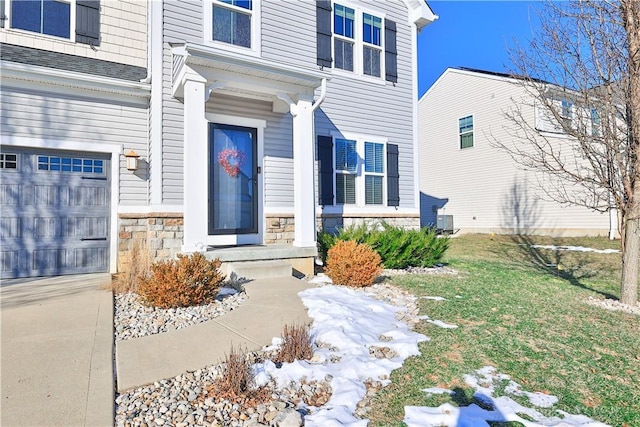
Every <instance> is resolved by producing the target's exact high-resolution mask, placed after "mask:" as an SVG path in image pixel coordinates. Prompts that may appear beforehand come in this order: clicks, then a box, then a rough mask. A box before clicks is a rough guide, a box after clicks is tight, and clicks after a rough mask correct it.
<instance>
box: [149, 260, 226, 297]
mask: <svg viewBox="0 0 640 427" xmlns="http://www.w3.org/2000/svg"><path fill="white" fill-rule="evenodd" d="M220 264H221V262H220V260H218V259H215V260H211V261H209V260H207V259H206V258H205V257H204V255H202V254H201V253H194V254H192V255H190V256H187V255H181V254H179V255H178V259H176V260H169V261H161V262H156V263H154V264H153V265H152V266H151V275H150V276H148V277H146V278H144V279H143V280H141V281H140V285H139V286H138V294H139V295H140V297H141V298H142V300H143V301H144V302H145V303H146V304H149V305H152V306H154V307H160V308H175V307H189V306H194V305H202V304H208V303H211V302H213V301H214V300H215V298H216V296H217V295H218V291H219V290H220V286H221V285H222V282H223V281H224V275H223V274H222V273H221V272H220Z"/></svg>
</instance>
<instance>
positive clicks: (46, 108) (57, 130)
mask: <svg viewBox="0 0 640 427" xmlns="http://www.w3.org/2000/svg"><path fill="white" fill-rule="evenodd" d="M0 104H1V105H2V112H1V118H0V134H2V136H3V140H4V138H8V137H9V136H11V137H25V138H32V139H36V140H47V141H50V142H51V143H52V144H53V143H54V141H62V142H65V143H66V142H74V143H77V145H76V147H77V149H78V150H82V147H83V146H86V144H89V143H95V144H105V151H107V152H108V151H110V150H111V148H107V147H108V144H117V145H123V146H124V147H125V149H126V150H129V149H133V150H135V151H136V152H137V153H138V154H140V155H141V156H142V157H145V156H146V154H147V136H148V133H147V108H146V105H145V104H144V102H143V103H142V104H135V105H134V104H130V103H127V102H111V101H106V100H104V99H101V98H100V97H99V96H98V95H94V96H90V95H87V94H82V93H78V94H75V95H70V94H59V93H51V92H45V91H42V90H25V89H24V88H19V89H18V88H12V87H11V86H10V85H7V84H3V86H2V91H1V93H0ZM54 146H55V144H54ZM115 161H119V162H120V192H119V197H120V199H119V204H120V205H140V204H146V203H147V181H146V179H145V173H146V172H145V167H144V164H141V166H142V167H141V168H140V169H139V170H138V171H137V172H136V174H134V173H133V172H132V171H128V170H127V169H126V162H125V159H124V157H121V158H120V159H115ZM115 201H116V200H115V199H114V202H115Z"/></svg>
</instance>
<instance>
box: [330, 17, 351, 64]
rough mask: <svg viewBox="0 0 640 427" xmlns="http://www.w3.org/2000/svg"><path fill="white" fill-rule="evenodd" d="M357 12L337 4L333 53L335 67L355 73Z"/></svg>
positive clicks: (334, 20) (334, 19)
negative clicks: (354, 53)
mask: <svg viewBox="0 0 640 427" xmlns="http://www.w3.org/2000/svg"><path fill="white" fill-rule="evenodd" d="M354 21H355V10H353V9H351V8H348V7H344V6H341V5H339V4H336V5H335V7H334V9H333V33H334V35H335V36H334V38H333V51H334V57H335V66H336V68H340V69H343V70H348V71H353V45H354V34H353V33H354V31H353V30H354V28H353V27H354Z"/></svg>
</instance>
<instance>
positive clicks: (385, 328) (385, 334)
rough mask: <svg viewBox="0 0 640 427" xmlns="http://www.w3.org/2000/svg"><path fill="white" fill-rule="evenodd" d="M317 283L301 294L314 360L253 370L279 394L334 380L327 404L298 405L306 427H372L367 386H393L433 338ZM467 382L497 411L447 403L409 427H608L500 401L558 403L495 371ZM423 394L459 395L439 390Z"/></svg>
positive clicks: (408, 409) (416, 413)
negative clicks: (360, 412)
mask: <svg viewBox="0 0 640 427" xmlns="http://www.w3.org/2000/svg"><path fill="white" fill-rule="evenodd" d="M315 283H316V284H320V285H321V286H320V287H317V288H310V289H307V290H305V291H303V292H301V293H300V294H299V295H300V297H301V299H302V301H303V303H304V304H305V306H307V308H308V313H309V316H310V317H311V318H312V319H313V324H312V326H311V338H312V340H313V341H314V342H315V343H316V345H317V346H318V348H317V349H316V352H315V354H314V357H313V359H312V361H295V362H293V363H284V364H282V366H281V367H280V368H278V367H277V366H276V365H275V364H274V363H273V362H271V361H269V360H267V361H265V362H264V363H261V364H257V365H255V366H254V369H255V372H256V383H257V384H258V385H264V384H266V383H268V382H269V380H270V379H273V380H275V382H276V385H277V386H278V387H286V386H287V385H289V384H290V383H291V382H297V383H300V382H301V380H302V379H303V378H305V379H306V381H307V382H313V381H329V382H330V384H331V388H332V390H333V394H332V396H331V398H330V400H329V401H328V402H327V403H326V404H325V405H323V406H321V407H320V408H313V407H305V406H304V403H301V404H300V406H301V408H304V409H307V410H309V411H310V414H309V415H307V416H305V426H322V427H324V426H343V425H349V426H366V425H367V424H368V420H364V419H359V418H357V417H356V416H355V415H354V413H355V411H356V407H357V404H358V402H360V401H361V400H362V399H363V398H364V397H365V394H366V385H365V382H366V381H367V380H369V379H373V380H375V381H380V382H381V383H382V384H383V385H386V384H388V383H389V382H390V380H389V376H390V374H391V372H392V371H393V370H394V369H397V368H399V367H401V366H402V363H403V362H404V360H405V359H406V358H408V357H410V356H416V355H419V354H420V351H419V349H418V343H419V342H423V341H428V340H429V338H428V337H426V336H424V335H422V334H419V333H416V332H414V331H412V330H411V329H410V328H409V326H408V325H407V324H406V323H404V322H403V321H400V320H398V319H397V314H398V313H399V312H401V311H405V310H406V307H398V306H394V305H391V304H389V303H387V302H384V301H381V300H378V299H375V298H373V297H372V295H371V294H370V293H369V292H367V291H366V290H354V289H350V288H345V287H339V286H333V285H327V284H326V283H327V280H326V278H317V279H316V280H315ZM420 317H422V318H423V319H426V318H428V316H420ZM434 323H435V321H434ZM442 323H444V322H442ZM451 326H455V325H449V327H451ZM278 344H279V341H278V340H274V345H278ZM371 347H388V348H389V349H391V350H392V351H393V353H392V354H394V355H395V356H391V358H376V357H374V356H373V355H372V354H371V353H370V348H371ZM465 381H466V382H467V384H469V386H471V387H474V388H475V389H476V393H475V394H474V396H475V397H476V398H477V399H478V400H480V401H482V402H484V403H486V405H483V406H485V407H487V406H489V407H492V408H493V409H492V410H487V409H483V408H481V407H480V406H478V405H474V404H472V405H470V406H467V407H454V406H452V405H451V404H448V403H447V404H444V405H441V406H440V407H437V408H427V407H416V406H405V419H404V422H405V423H406V424H407V425H408V426H409V427H429V426H488V425H489V424H488V423H487V421H507V420H508V421H516V420H517V421H520V422H521V423H523V424H524V425H525V426H526V427H532V426H542V425H544V426H567V427H576V426H580V427H596V426H604V424H601V423H598V422H596V421H593V420H591V419H589V418H587V417H585V416H582V415H570V414H566V413H564V412H562V411H558V413H559V414H560V417H545V416H543V415H542V414H541V413H539V412H538V411H536V410H535V409H532V408H527V407H524V406H522V405H520V404H518V403H516V402H515V401H513V400H512V399H511V398H509V397H506V396H501V397H494V393H495V384H496V383H499V382H500V381H504V382H505V385H506V389H505V393H507V394H512V395H516V396H526V397H527V398H528V399H529V401H530V403H531V405H534V406H538V407H544V408H548V407H552V406H553V405H554V404H555V403H556V402H557V401H558V399H557V398H556V397H554V396H548V395H545V394H542V393H530V392H527V391H524V390H522V387H521V386H520V385H519V384H517V383H515V382H514V381H512V380H511V378H510V377H509V376H507V375H504V374H499V373H497V372H496V370H495V368H492V367H484V368H482V369H480V370H478V371H477V372H476V373H475V374H473V375H467V376H466V377H465ZM423 391H424V392H425V393H431V394H434V393H449V394H451V393H453V391H451V390H447V389H441V388H430V389H425V390H423ZM518 414H525V415H526V416H528V417H530V418H531V419H533V420H535V421H527V420H525V419H523V418H522V417H520V416H519V415H518Z"/></svg>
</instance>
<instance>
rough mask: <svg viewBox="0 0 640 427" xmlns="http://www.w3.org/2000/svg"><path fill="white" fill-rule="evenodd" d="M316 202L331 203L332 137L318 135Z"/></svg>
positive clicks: (321, 203)
mask: <svg viewBox="0 0 640 427" xmlns="http://www.w3.org/2000/svg"><path fill="white" fill-rule="evenodd" d="M317 148H318V150H317V159H318V197H319V200H318V203H319V204H320V205H333V138H331V137H330V136H323V135H318V145H317Z"/></svg>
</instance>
